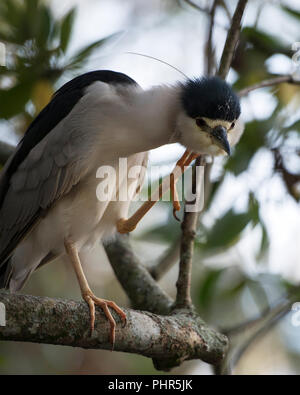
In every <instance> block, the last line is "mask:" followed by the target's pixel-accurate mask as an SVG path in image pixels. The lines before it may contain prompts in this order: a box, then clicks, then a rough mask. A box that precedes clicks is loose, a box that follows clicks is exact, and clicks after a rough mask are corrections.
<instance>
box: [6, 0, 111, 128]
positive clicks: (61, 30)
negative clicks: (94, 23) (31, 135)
mask: <svg viewBox="0 0 300 395" xmlns="http://www.w3.org/2000/svg"><path fill="white" fill-rule="evenodd" d="M75 16H76V10H75V8H72V9H71V10H70V11H69V12H68V13H67V14H66V15H64V16H63V17H62V18H61V19H57V18H55V17H54V15H53V13H52V11H51V9H50V7H49V5H48V4H47V3H46V2H45V1H42V0H26V1H19V0H5V1H1V2H0V41H2V42H3V43H4V44H5V45H6V53H7V65H6V66H7V67H0V87H1V90H0V117H1V118H2V119H10V118H12V117H15V116H18V118H19V131H20V132H21V133H22V132H24V131H25V130H26V128H27V126H28V125H29V123H30V122H31V121H32V119H33V118H34V117H35V115H36V114H37V113H38V112H39V111H40V110H41V109H42V108H43V107H44V106H45V105H46V104H47V103H48V101H49V100H50V98H51V95H52V94H53V92H54V86H55V83H56V82H57V80H58V79H59V78H60V77H61V76H62V75H63V73H65V72H66V71H71V72H72V71H76V70H78V69H80V68H81V67H82V66H83V65H84V64H85V62H86V61H87V60H88V58H89V56H90V55H91V54H92V52H93V51H94V50H95V49H97V48H100V47H101V46H102V45H103V44H105V42H106V41H107V40H108V39H109V38H110V37H111V36H110V37H105V38H101V39H99V40H97V41H95V42H93V43H91V44H89V45H87V46H85V47H84V48H81V49H80V50H79V51H77V52H76V53H73V54H69V51H68V48H69V45H70V42H71V39H72V31H73V27H74V20H75Z"/></svg>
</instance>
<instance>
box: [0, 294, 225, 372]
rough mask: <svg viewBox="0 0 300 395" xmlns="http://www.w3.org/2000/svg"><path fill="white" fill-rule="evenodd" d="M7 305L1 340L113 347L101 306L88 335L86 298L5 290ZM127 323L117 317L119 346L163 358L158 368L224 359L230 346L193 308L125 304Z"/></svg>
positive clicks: (1, 298) (1, 299) (3, 299)
mask: <svg viewBox="0 0 300 395" xmlns="http://www.w3.org/2000/svg"><path fill="white" fill-rule="evenodd" d="M0 302H2V303H4V304H5V306H6V326H5V327H0V340H13V341H26V342H34V343H45V344H58V345H64V346H73V347H82V348H92V349H106V350H109V349H111V344H110V342H109V323H108V322H107V320H106V318H105V316H104V314H103V313H102V311H101V310H100V309H97V311H96V326H95V331H94V333H93V335H92V336H90V334H89V311H88V308H87V305H86V304H85V303H84V302H75V301H71V300H68V301H67V300H57V299H50V298H45V297H35V296H28V295H16V294H12V295H10V294H8V293H5V292H2V293H0ZM124 311H125V312H126V314H127V325H126V326H125V328H121V325H120V323H119V321H118V317H117V316H116V315H115V314H114V313H113V314H114V316H115V318H116V321H117V322H118V324H117V330H116V342H115V350H116V351H123V352H130V353H136V354H140V355H144V356H146V357H150V358H154V359H155V361H159V364H158V363H156V362H155V361H154V362H155V365H156V367H157V368H160V369H163V370H168V369H169V368H171V367H173V366H177V365H179V364H180V363H182V362H183V361H184V360H189V359H202V360H203V361H206V362H208V363H212V364H215V363H217V362H219V361H220V360H221V359H222V358H223V356H224V353H225V351H226V347H227V340H226V337H225V336H223V335H220V334H218V333H216V332H215V331H214V330H212V329H210V328H209V327H207V326H206V325H205V324H204V323H203V321H202V320H201V319H200V318H198V317H196V316H194V315H192V314H191V313H185V312H177V313H176V314H175V313H174V314H173V315H171V316H159V315H155V314H153V313H148V312H141V311H135V310H130V309H124Z"/></svg>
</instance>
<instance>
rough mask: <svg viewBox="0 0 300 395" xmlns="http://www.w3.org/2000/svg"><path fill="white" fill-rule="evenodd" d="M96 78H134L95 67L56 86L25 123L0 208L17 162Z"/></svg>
mask: <svg viewBox="0 0 300 395" xmlns="http://www.w3.org/2000/svg"><path fill="white" fill-rule="evenodd" d="M95 81H101V82H106V83H109V84H136V82H135V81H134V80H133V79H132V78H130V77H128V76H127V75H126V74H122V73H117V72H115V71H110V70H98V71H91V72H89V73H85V74H82V75H80V76H78V77H76V78H74V79H72V80H71V81H69V82H67V83H66V84H64V85H63V86H62V87H61V88H60V89H58V91H56V93H55V94H54V95H53V97H52V100H51V101H50V103H49V104H48V105H47V106H46V107H45V108H44V109H43V110H42V111H41V112H40V113H39V115H38V116H37V117H36V118H35V119H34V120H33V122H32V123H31V124H30V126H29V127H28V129H27V131H26V133H25V135H24V137H23V139H22V140H21V141H20V143H19V145H18V147H17V151H16V153H15V156H14V158H13V160H12V161H11V163H10V165H9V167H8V168H7V169H6V173H5V174H4V178H2V180H1V181H2V182H1V184H0V208H1V205H2V203H3V199H4V197H5V194H6V191H7V189H8V187H9V180H10V178H11V176H12V175H13V174H14V172H15V171H16V170H17V168H18V167H19V165H20V164H21V163H22V162H23V160H24V159H25V158H26V156H27V155H28V154H29V152H30V151H31V150H32V148H34V147H35V146H36V145H37V144H38V143H39V142H40V141H41V140H42V139H43V138H44V137H45V136H46V135H47V134H48V133H49V132H51V130H52V129H53V128H54V127H55V126H56V125H57V124H58V123H59V122H60V121H62V120H63V119H64V118H65V117H66V116H67V115H68V114H69V113H70V112H71V110H72V109H73V107H74V106H75V105H76V103H77V102H78V101H79V100H80V99H81V97H82V96H83V95H84V91H85V88H87V87H88V86H89V85H90V84H92V83H93V82H95Z"/></svg>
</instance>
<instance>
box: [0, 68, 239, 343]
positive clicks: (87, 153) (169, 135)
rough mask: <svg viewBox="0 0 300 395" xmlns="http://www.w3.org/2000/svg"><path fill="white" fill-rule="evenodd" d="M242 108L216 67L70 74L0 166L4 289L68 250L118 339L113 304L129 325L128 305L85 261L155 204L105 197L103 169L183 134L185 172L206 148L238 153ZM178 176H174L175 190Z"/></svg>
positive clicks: (88, 297)
mask: <svg viewBox="0 0 300 395" xmlns="http://www.w3.org/2000/svg"><path fill="white" fill-rule="evenodd" d="M240 115H241V108H240V102H239V97H238V95H237V94H236V93H234V91H233V89H232V87H231V86H230V85H229V84H228V83H227V82H225V81H223V80H222V79H220V78H218V77H215V76H214V77H206V76H202V77H195V78H186V80H184V81H180V82H176V83H174V84H170V85H167V84H163V85H156V86H153V87H151V88H149V89H143V88H142V87H141V86H140V85H139V84H138V83H137V82H136V81H134V80H133V79H132V78H130V77H129V76H127V75H125V74H123V73H121V72H117V71H111V70H96V71H90V72H87V73H84V74H82V75H80V76H77V77H75V78H73V79H72V80H70V81H69V82H67V83H65V84H64V85H63V86H62V87H60V88H59V89H58V90H57V91H56V92H55V93H54V95H53V97H52V98H51V100H50V102H49V103H48V104H47V105H46V107H45V108H44V109H43V110H42V111H41V112H40V113H39V114H38V115H37V117H36V118H35V119H34V120H33V122H32V123H31V124H30V125H29V127H28V129H27V131H26V133H25V134H24V137H23V138H22V140H21V141H20V142H19V144H18V145H17V147H16V149H15V151H14V152H13V154H12V155H11V157H10V158H9V159H8V161H7V162H6V164H5V165H4V167H3V169H2V171H1V173H0V288H5V289H8V290H10V292H17V291H19V290H20V289H21V288H22V287H23V286H24V284H25V282H26V281H27V280H28V278H29V277H30V275H31V273H33V272H34V271H35V270H37V269H38V268H40V267H41V266H43V265H45V264H47V263H49V262H51V261H53V260H54V259H56V258H58V257H60V258H61V259H63V260H65V261H67V262H69V263H71V264H72V266H73V268H74V270H75V273H76V277H77V280H78V283H79V287H80V290H81V294H82V297H83V299H84V300H85V301H86V302H87V304H88V308H89V313H90V321H89V325H90V329H91V332H92V331H93V330H94V325H95V306H99V307H100V308H102V310H103V311H104V314H105V316H106V317H107V319H108V320H109V323H110V332H109V336H110V342H111V343H112V344H114V341H115V328H116V322H115V319H114V318H113V315H112V314H111V311H110V309H112V310H114V311H115V312H116V313H117V315H118V316H119V317H120V319H121V321H122V322H123V324H124V325H125V324H126V314H125V313H124V311H123V310H122V309H121V308H120V307H119V306H118V305H117V304H116V303H115V302H113V301H110V300H106V299H102V298H99V297H97V296H95V295H94V293H93V292H92V290H91V288H90V286H89V284H88V281H87V279H86V277H85V274H84V271H83V269H82V264H83V263H87V264H88V261H89V256H90V254H91V251H92V249H93V248H95V246H96V245H97V244H98V243H99V242H100V241H101V240H105V239H107V238H109V237H111V236H112V235H114V234H115V233H116V232H120V233H127V232H130V231H132V230H133V229H134V228H135V227H136V225H137V223H138V222H139V221H140V220H141V218H142V217H143V216H144V215H145V213H146V212H147V211H148V210H149V209H150V208H151V207H152V205H153V204H154V203H153V202H145V203H144V205H143V206H142V208H141V209H139V210H138V211H137V214H134V215H133V216H132V217H130V218H127V217H128V210H129V206H130V202H131V200H133V197H134V196H131V197H129V198H128V199H127V200H125V201H124V200H122V201H118V199H112V195H111V196H110V197H108V198H107V200H106V201H99V199H98V198H97V193H96V190H97V186H98V182H99V179H97V176H96V175H97V169H99V168H100V167H101V166H111V167H112V168H113V169H115V170H116V172H117V175H118V177H119V178H120V177H121V176H120V174H119V173H118V168H117V163H118V160H119V158H127V160H128V167H130V166H136V165H140V166H141V167H142V166H143V167H144V168H145V167H147V164H148V152H149V151H150V150H151V149H154V148H157V147H160V146H162V145H165V144H170V143H175V142H176V143H180V144H181V145H182V146H184V147H185V148H186V151H185V153H184V155H183V157H182V158H181V159H180V160H179V161H178V162H177V164H178V166H179V167H180V168H181V169H182V171H183V167H184V166H185V165H188V164H190V163H191V162H192V161H193V160H194V159H195V158H196V157H197V156H199V155H211V156H216V155H222V154H228V155H229V154H230V150H231V147H233V146H234V145H236V144H237V142H238V140H239V139H240V137H241V135H242V133H243V123H242V121H241V117H240ZM143 177H144V174H142V172H141V174H137V176H136V177H135V178H133V179H130V182H129V183H128V185H127V186H126V188H131V189H132V190H134V191H135V193H138V191H139V190H140V189H141V186H142V184H143ZM123 181H124V180H123V179H119V183H118V185H119V187H118V186H116V187H114V188H115V189H114V190H113V191H112V194H113V193H114V194H118V193H119V192H120V190H119V189H118V188H120V185H122V182H123ZM175 184H176V181H175V180H174V178H173V183H172V185H171V189H172V191H173V194H172V195H173V198H174V197H175V195H176V186H175ZM174 200H176V199H175V198H174ZM177 209H178V205H176V202H174V210H177Z"/></svg>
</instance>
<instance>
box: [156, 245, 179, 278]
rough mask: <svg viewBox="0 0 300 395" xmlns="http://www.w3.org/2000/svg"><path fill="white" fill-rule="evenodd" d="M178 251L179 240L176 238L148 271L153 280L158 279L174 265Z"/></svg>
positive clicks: (177, 257)
mask: <svg viewBox="0 0 300 395" xmlns="http://www.w3.org/2000/svg"><path fill="white" fill-rule="evenodd" d="M179 251H180V240H176V241H175V243H174V244H173V245H171V247H170V248H168V250H167V252H166V253H165V254H164V255H163V257H162V258H161V259H160V261H159V262H158V263H157V264H156V265H153V266H152V267H151V268H150V269H149V272H150V274H151V276H152V277H153V278H154V280H156V281H158V280H160V279H161V278H162V277H163V275H164V274H165V273H167V272H168V270H169V269H170V268H171V267H172V266H174V265H175V263H177V262H178V260H179Z"/></svg>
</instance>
